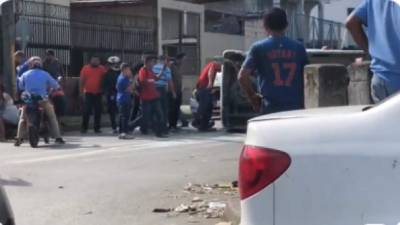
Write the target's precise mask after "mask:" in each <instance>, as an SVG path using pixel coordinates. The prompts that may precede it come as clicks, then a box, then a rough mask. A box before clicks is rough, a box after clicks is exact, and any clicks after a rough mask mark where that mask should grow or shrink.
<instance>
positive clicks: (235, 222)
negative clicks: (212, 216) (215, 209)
mask: <svg viewBox="0 0 400 225" xmlns="http://www.w3.org/2000/svg"><path fill="white" fill-rule="evenodd" d="M223 219H224V220H226V221H229V222H231V223H232V225H239V224H240V200H239V199H231V200H228V202H227V205H226V209H225V212H224V215H223Z"/></svg>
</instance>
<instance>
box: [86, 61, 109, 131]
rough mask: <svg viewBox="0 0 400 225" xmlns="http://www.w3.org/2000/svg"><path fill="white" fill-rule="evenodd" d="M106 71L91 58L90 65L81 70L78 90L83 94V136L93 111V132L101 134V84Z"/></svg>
mask: <svg viewBox="0 0 400 225" xmlns="http://www.w3.org/2000/svg"><path fill="white" fill-rule="evenodd" d="M106 72H107V71H106V69H105V68H104V67H103V66H102V65H100V58H99V57H96V56H93V57H92V58H91V59H90V64H89V65H86V66H84V67H83V68H82V70H81V76H80V82H81V83H80V88H81V93H84V112H83V118H82V128H81V133H83V134H85V133H86V132H87V130H88V126H89V119H90V115H91V114H92V111H94V131H95V133H101V113H102V92H103V90H102V82H103V79H104V75H105V73H106Z"/></svg>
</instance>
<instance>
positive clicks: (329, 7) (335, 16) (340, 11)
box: [311, 0, 363, 23]
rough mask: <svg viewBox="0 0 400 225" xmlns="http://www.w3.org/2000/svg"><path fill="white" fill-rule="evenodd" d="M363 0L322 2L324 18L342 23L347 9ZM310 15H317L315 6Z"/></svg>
mask: <svg viewBox="0 0 400 225" xmlns="http://www.w3.org/2000/svg"><path fill="white" fill-rule="evenodd" d="M362 1H363V0H336V1H331V3H329V4H324V13H325V16H324V17H325V19H327V20H333V21H337V22H340V23H344V22H345V21H346V18H347V9H348V8H355V7H357V6H358V5H359V4H360V3H361V2H362ZM311 15H313V16H317V15H318V9H317V7H315V8H314V9H313V10H312V12H311Z"/></svg>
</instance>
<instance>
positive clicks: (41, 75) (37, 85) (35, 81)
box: [15, 56, 65, 146]
mask: <svg viewBox="0 0 400 225" xmlns="http://www.w3.org/2000/svg"><path fill="white" fill-rule="evenodd" d="M28 62H29V68H30V69H29V70H28V71H27V72H25V73H24V74H22V76H21V77H20V78H19V82H18V85H19V90H21V91H24V92H26V93H28V94H30V95H37V96H40V97H41V98H42V101H41V102H40V104H41V106H42V107H43V109H44V112H45V113H46V115H47V118H48V120H49V123H50V126H51V129H52V132H53V135H54V137H55V138H56V140H55V143H56V144H65V141H64V140H63V139H62V137H61V133H60V128H59V126H58V122H57V116H56V114H55V111H54V106H53V105H52V104H51V103H50V102H49V100H48V96H49V90H58V89H59V88H60V85H59V84H58V82H57V81H56V80H54V79H53V78H52V77H51V75H50V74H49V73H47V72H46V71H44V70H42V59H41V58H40V57H38V56H34V57H32V58H30V59H29V61H28ZM25 114H26V110H25V109H24V108H22V113H21V116H20V121H19V124H18V131H17V138H16V142H15V146H20V145H21V143H22V138H23V136H22V132H23V130H25V129H26V121H25V119H26V116H25Z"/></svg>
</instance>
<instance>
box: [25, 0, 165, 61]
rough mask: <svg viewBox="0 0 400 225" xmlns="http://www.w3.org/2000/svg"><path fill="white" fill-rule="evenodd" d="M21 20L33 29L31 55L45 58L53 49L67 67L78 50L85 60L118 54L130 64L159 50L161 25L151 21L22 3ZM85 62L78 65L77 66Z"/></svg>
mask: <svg viewBox="0 0 400 225" xmlns="http://www.w3.org/2000/svg"><path fill="white" fill-rule="evenodd" d="M17 20H18V23H22V24H25V26H23V28H25V29H24V30H29V32H28V33H29V36H30V38H29V40H28V43H27V45H26V47H27V48H26V52H27V53H28V54H29V55H40V56H42V55H43V54H44V51H45V49H47V48H53V49H55V51H56V53H57V56H58V57H59V60H60V62H62V63H63V64H64V65H65V66H69V65H70V63H73V62H70V60H78V59H72V58H71V54H72V51H75V50H78V52H81V54H83V56H82V58H83V59H86V58H85V57H87V55H88V54H93V53H96V54H97V53H100V55H103V56H107V55H108V56H109V55H110V54H116V55H119V56H121V57H122V58H123V59H124V60H126V61H128V60H132V61H129V62H134V61H133V60H138V59H139V58H140V56H141V54H142V53H144V52H156V51H157V46H156V43H157V41H156V29H155V28H156V24H157V23H156V20H155V19H151V18H145V17H139V16H122V15H116V14H109V13H103V12H94V11H93V10H90V8H86V7H84V8H82V7H79V8H78V7H76V8H73V7H72V8H70V7H66V6H60V5H54V4H48V3H46V4H45V3H41V2H34V1H20V2H18V5H17ZM17 33H18V31H17ZM75 52H76V51H75ZM82 58H81V59H80V60H82ZM82 63H83V62H76V65H81V64H82ZM73 64H74V63H73Z"/></svg>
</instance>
